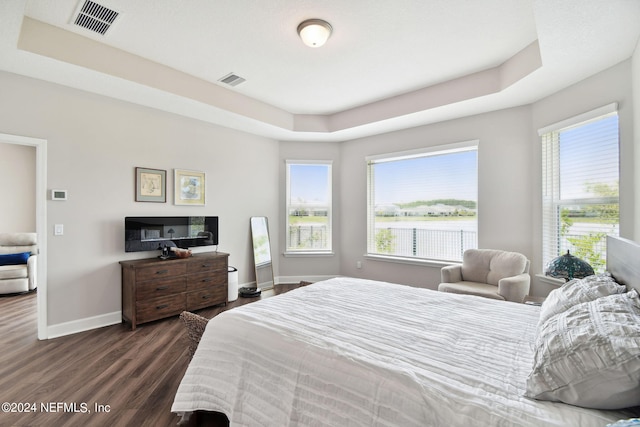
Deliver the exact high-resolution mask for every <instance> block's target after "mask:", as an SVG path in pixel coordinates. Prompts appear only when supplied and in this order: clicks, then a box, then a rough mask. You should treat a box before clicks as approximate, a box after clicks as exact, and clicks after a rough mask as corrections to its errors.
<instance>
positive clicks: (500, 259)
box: [462, 249, 527, 286]
mask: <svg viewBox="0 0 640 427" xmlns="http://www.w3.org/2000/svg"><path fill="white" fill-rule="evenodd" d="M526 269H527V257H525V256H524V255H522V254H520V253H517V252H507V251H501V250H496V249H468V250H466V251H465V252H464V254H463V255H462V278H463V280H465V281H471V282H480V283H488V284H490V285H494V286H498V282H499V281H500V279H503V278H505V277H512V276H517V275H518V274H522V273H524V272H525V271H526Z"/></svg>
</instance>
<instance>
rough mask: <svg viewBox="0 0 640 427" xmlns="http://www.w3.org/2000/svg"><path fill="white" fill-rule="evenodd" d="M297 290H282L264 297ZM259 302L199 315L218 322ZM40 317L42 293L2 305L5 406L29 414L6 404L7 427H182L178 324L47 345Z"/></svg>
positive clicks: (0, 370) (183, 358)
mask: <svg viewBox="0 0 640 427" xmlns="http://www.w3.org/2000/svg"><path fill="white" fill-rule="evenodd" d="M295 287H297V285H277V286H276V289H277V291H265V292H263V296H262V298H265V297H269V296H272V295H274V294H275V293H282V292H286V291H288V290H290V289H293V288H295ZM257 299H258V298H252V299H249V298H238V300H236V301H234V302H232V303H230V304H228V305H227V306H226V307H214V308H208V309H204V310H200V311H198V312H197V313H198V314H200V315H202V316H204V317H207V318H211V317H214V316H215V315H217V314H219V313H220V312H222V311H224V310H227V309H229V308H233V307H236V306H238V305H243V304H246V303H249V302H252V301H255V300H257ZM36 317H37V316H36V295H35V294H28V295H19V296H15V297H9V298H0V402H8V403H10V404H13V407H10V410H21V411H22V413H17V412H6V411H5V409H6V408H5V405H4V404H3V410H2V411H1V412H0V426H3V427H4V426H56V427H60V426H154V427H162V426H175V425H176V424H177V422H178V417H177V416H176V415H174V414H172V413H171V404H172V403H173V397H174V395H175V392H176V390H177V388H178V384H179V383H180V380H181V379H182V376H183V375H184V372H185V370H186V368H187V365H188V363H189V359H188V356H187V345H188V342H187V337H186V333H185V330H184V327H183V325H182V323H181V322H180V320H179V318H178V317H173V318H170V319H165V320H161V321H157V322H152V323H147V324H143V325H139V326H138V327H137V329H136V330H135V331H131V329H130V327H129V325H114V326H109V327H105V328H100V329H96V330H92V331H87V332H82V333H78V334H75V335H70V336H66V337H60V338H55V339H51V340H45V341H38V339H37V318H36ZM65 404H66V407H65ZM74 404H75V407H74ZM100 405H101V406H100ZM45 408H46V409H48V411H49V412H45V411H44V409H45ZM26 410H31V411H32V412H30V413H26V412H24V411H26Z"/></svg>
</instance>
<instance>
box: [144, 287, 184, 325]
mask: <svg viewBox="0 0 640 427" xmlns="http://www.w3.org/2000/svg"><path fill="white" fill-rule="evenodd" d="M186 303H187V301H186V296H185V294H184V293H181V294H177V295H170V296H166V297H160V298H154V299H150V300H146V301H138V302H136V314H137V316H138V319H137V321H138V323H144V322H150V321H152V320H157V319H162V318H164V317H169V316H174V315H176V314H180V313H182V312H183V311H184V310H185V309H186V307H187V304H186Z"/></svg>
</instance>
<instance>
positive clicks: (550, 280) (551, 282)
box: [536, 274, 565, 287]
mask: <svg viewBox="0 0 640 427" xmlns="http://www.w3.org/2000/svg"><path fill="white" fill-rule="evenodd" d="M536 277H537V278H538V280H539V281H540V282H542V283H547V284H549V285H553V286H558V287H560V286H562V285H564V284H565V281H564V280H563V279H555V278H553V277H549V276H546V275H544V274H536Z"/></svg>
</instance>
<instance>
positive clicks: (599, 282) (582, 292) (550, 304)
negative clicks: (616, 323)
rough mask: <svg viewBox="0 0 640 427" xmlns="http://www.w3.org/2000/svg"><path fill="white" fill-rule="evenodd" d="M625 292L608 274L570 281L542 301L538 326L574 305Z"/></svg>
mask: <svg viewBox="0 0 640 427" xmlns="http://www.w3.org/2000/svg"><path fill="white" fill-rule="evenodd" d="M626 291H627V288H626V287H625V286H624V285H621V284H619V283H617V282H616V281H615V280H614V279H613V277H611V275H610V274H608V273H602V274H596V275H593V276H588V277H585V278H584V279H573V280H570V281H568V282H567V283H565V284H563V285H562V286H561V287H560V288H558V289H554V290H553V291H551V292H550V293H549V296H548V297H547V298H546V299H545V300H544V302H543V303H542V307H540V320H539V325H542V324H543V323H544V322H546V321H547V320H548V319H550V318H551V317H553V316H555V315H556V314H558V313H562V312H564V311H566V310H567V309H569V308H571V307H573V306H574V305H577V304H580V303H583V302H589V301H593V300H596V299H598V298H602V297H606V296H609V295H613V294H621V293H623V292H626Z"/></svg>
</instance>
